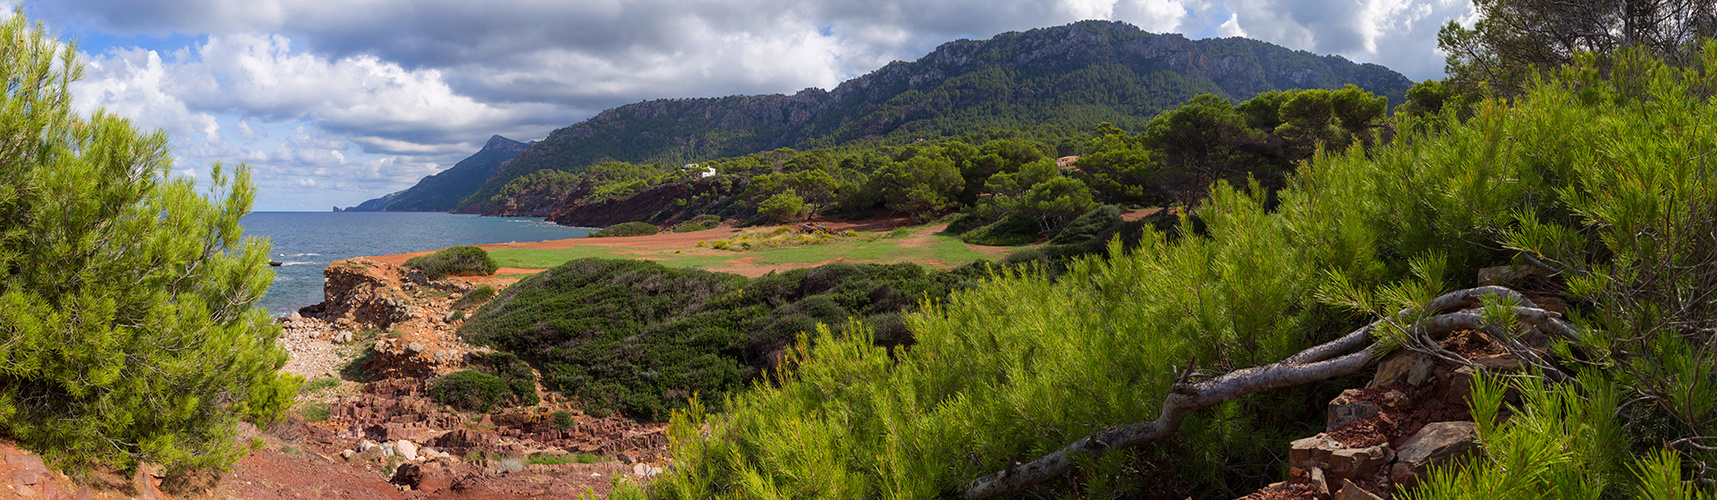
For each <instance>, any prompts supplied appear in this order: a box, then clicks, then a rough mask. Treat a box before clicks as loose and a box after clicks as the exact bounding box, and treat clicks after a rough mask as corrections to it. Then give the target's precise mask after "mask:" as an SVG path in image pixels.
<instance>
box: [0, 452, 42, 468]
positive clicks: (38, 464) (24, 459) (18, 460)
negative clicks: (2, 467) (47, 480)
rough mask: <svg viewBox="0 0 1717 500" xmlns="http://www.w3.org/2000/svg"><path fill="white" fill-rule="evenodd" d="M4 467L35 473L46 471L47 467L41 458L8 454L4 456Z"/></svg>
mask: <svg viewBox="0 0 1717 500" xmlns="http://www.w3.org/2000/svg"><path fill="white" fill-rule="evenodd" d="M6 465H10V466H13V467H17V468H20V469H24V470H30V471H36V472H47V471H48V466H47V465H46V464H43V463H42V457H41V456H38V455H25V454H22V453H9V454H7V455H6Z"/></svg>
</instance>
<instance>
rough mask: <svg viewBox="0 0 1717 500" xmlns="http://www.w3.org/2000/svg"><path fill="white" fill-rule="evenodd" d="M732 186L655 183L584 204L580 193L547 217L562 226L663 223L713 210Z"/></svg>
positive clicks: (563, 202)
mask: <svg viewBox="0 0 1717 500" xmlns="http://www.w3.org/2000/svg"><path fill="white" fill-rule="evenodd" d="M732 191H733V186H732V185H731V184H729V183H723V182H720V181H716V180H706V181H697V182H690V183H675V184H667V185H663V186H657V187H655V188H652V189H650V190H648V191H645V192H642V193H638V194H636V195H633V196H630V197H627V198H625V199H609V200H603V201H598V202H595V203H586V202H585V201H584V199H583V197H582V196H576V195H577V193H575V196H568V197H566V199H564V200H562V201H561V203H559V204H558V205H556V206H554V212H553V213H550V214H548V220H550V221H553V222H554V223H556V224H560V225H562V226H578V227H608V226H612V225H615V224H620V223H624V222H633V221H647V222H650V223H653V224H661V225H665V224H668V223H670V222H675V221H681V220H686V219H690V218H691V217H693V216H697V215H701V214H705V213H717V211H715V210H712V209H713V208H714V207H715V205H716V204H717V203H719V202H720V201H721V200H722V198H723V197H724V196H728V195H731V194H732Z"/></svg>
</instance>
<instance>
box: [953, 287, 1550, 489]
mask: <svg viewBox="0 0 1717 500" xmlns="http://www.w3.org/2000/svg"><path fill="white" fill-rule="evenodd" d="M1487 295H1495V296H1500V297H1504V298H1508V299H1513V301H1514V303H1515V304H1517V306H1516V307H1515V315H1516V317H1517V318H1519V319H1520V320H1521V322H1522V323H1524V324H1527V325H1529V326H1532V327H1534V328H1541V329H1543V330H1549V331H1548V332H1546V333H1553V334H1557V335H1562V336H1577V333H1576V332H1575V331H1574V329H1573V328H1571V327H1569V326H1568V325H1567V323H1565V322H1563V321H1562V320H1561V319H1560V317H1559V315H1557V314H1555V313H1551V312H1547V311H1544V310H1542V309H1539V308H1538V307H1537V305H1536V304H1533V303H1532V302H1531V301H1529V300H1526V298H1525V297H1523V296H1521V295H1520V294H1518V293H1516V292H1514V291H1513V290H1509V289H1507V288H1502V287H1494V286H1490V287H1480V288H1471V289H1466V290H1460V291H1456V292H1451V293H1448V294H1445V295H1443V296H1441V297H1438V298H1437V299H1436V300H1434V301H1432V302H1431V303H1430V304H1428V305H1427V306H1426V307H1425V309H1424V311H1414V310H1403V311H1401V312H1399V313H1396V314H1395V315H1394V316H1392V317H1390V318H1386V319H1381V320H1378V321H1376V322H1373V323H1371V324H1369V325H1366V326H1364V327H1361V328H1359V329H1358V330H1354V331H1353V332H1350V333H1348V334H1347V335H1343V336H1341V338H1337V339H1335V340H1332V341H1329V342H1327V343H1324V344H1320V345H1317V346H1313V347H1311V348H1308V349H1306V350H1304V351H1300V352H1299V353H1297V354H1294V355H1293V356H1289V357H1288V358H1287V359H1284V360H1282V361H1279V362H1276V363H1271V364H1268V365H1264V366H1255V367H1252V368H1246V369H1242V370H1236V371H1233V372H1229V373H1227V374H1224V375H1221V376H1218V377H1215V378H1212V379H1209V380H1203V381H1199V382H1190V381H1189V380H1187V379H1188V377H1189V376H1190V374H1191V373H1192V370H1191V368H1192V367H1191V366H1189V367H1188V370H1187V372H1186V373H1183V374H1182V375H1181V377H1180V379H1179V380H1176V381H1175V383H1174V385H1173V386H1172V387H1171V388H1170V389H1169V393H1168V395H1167V396H1166V397H1164V398H1163V409H1162V413H1160V414H1158V416H1157V418H1156V419H1155V420H1150V421H1144V422H1134V423H1130V424H1122V425H1117V426H1113V427H1109V428H1107V429H1104V430H1102V431H1098V432H1096V433H1094V434H1091V435H1089V436H1085V437H1084V438H1081V439H1079V440H1078V441H1074V442H1073V444H1069V445H1067V446H1066V447H1063V448H1062V449H1060V450H1056V451H1055V452H1054V453H1050V454H1048V455H1044V456H1042V457H1038V458H1037V459H1035V460H1032V461H1030V462H1027V463H1016V464H1015V465H1014V466H1012V467H1008V468H1007V469H1006V470H1002V471H1000V472H997V473H995V474H991V475H989V476H985V477H981V478H978V479H977V480H974V481H972V484H971V486H970V487H968V488H967V490H966V492H965V494H964V498H967V499H972V500H976V499H984V498H994V497H996V496H999V495H1004V494H1007V493H1013V492H1018V491H1020V490H1024V489H1026V488H1029V487H1031V486H1034V485H1037V484H1040V483H1042V482H1044V481H1048V480H1050V479H1054V478H1056V477H1058V476H1060V475H1062V474H1065V473H1067V472H1068V471H1070V470H1072V469H1073V463H1074V461H1075V460H1076V459H1078V458H1079V457H1082V456H1087V455H1093V456H1094V455H1101V454H1103V453H1105V452H1107V451H1109V450H1112V449H1120V448H1128V447H1133V446H1139V445H1142V444H1146V443H1152V442H1156V441H1160V440H1162V439H1164V438H1167V437H1169V436H1172V435H1174V433H1175V432H1176V431H1177V430H1179V429H1180V424H1181V421H1182V420H1185V419H1186V417H1187V416H1188V415H1190V414H1192V412H1195V411H1198V410H1202V409H1205V408H1209V407H1211V406H1215V405H1218V404H1221V403H1223V402H1226V401H1228V400H1231V399H1234V398H1238V397H1240V396H1245V395H1247V394H1251V393H1254V392H1259V391H1264V390H1269V389H1280V388H1284V387H1293V386H1297V385H1301V384H1307V383H1311V382H1317V381H1320V380H1327V379H1331V378H1335V377H1341V376H1345V375H1351V374H1354V373H1358V372H1359V371H1360V370H1362V369H1364V368H1365V367H1367V366H1370V365H1371V364H1372V363H1374V362H1377V361H1378V360H1380V359H1382V357H1383V355H1384V354H1386V353H1387V352H1388V351H1389V348H1388V347H1386V346H1384V345H1382V344H1379V343H1376V342H1372V335H1373V333H1374V332H1376V331H1377V330H1378V329H1379V328H1384V327H1386V326H1387V325H1388V324H1390V323H1392V322H1406V323H1408V324H1410V325H1412V326H1411V328H1413V329H1414V331H1415V332H1414V333H1436V332H1447V331H1455V330H1461V329H1475V330H1476V329H1484V328H1487V327H1488V326H1489V325H1486V324H1485V322H1484V320H1483V318H1482V317H1481V316H1480V315H1478V314H1474V313H1470V312H1455V313H1449V314H1442V315H1433V316H1425V317H1422V318H1421V319H1418V320H1417V321H1413V320H1414V319H1415V317H1416V316H1421V315H1423V314H1429V313H1433V312H1437V311H1444V310H1449V309H1457V308H1470V307H1475V306H1477V305H1479V304H1480V303H1481V302H1480V300H1481V299H1482V298H1483V297H1484V296H1487ZM1368 342H1369V345H1367V343H1368ZM1361 345H1365V348H1364V349H1361V350H1360V351H1358V352H1354V353H1352V354H1347V355H1342V356H1339V357H1338V356H1337V355H1340V354H1341V353H1344V352H1348V351H1351V350H1353V349H1354V348H1357V347H1359V346H1361Z"/></svg>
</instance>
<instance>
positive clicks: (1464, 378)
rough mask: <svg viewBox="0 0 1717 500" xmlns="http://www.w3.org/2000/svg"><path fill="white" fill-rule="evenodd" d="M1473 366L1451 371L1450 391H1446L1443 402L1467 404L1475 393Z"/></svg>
mask: <svg viewBox="0 0 1717 500" xmlns="http://www.w3.org/2000/svg"><path fill="white" fill-rule="evenodd" d="M1473 376H1474V372H1473V368H1472V367H1470V366H1463V367H1460V368H1456V369H1455V371H1453V372H1450V373H1449V392H1446V393H1444V395H1443V403H1444V404H1450V405H1461V406H1466V404H1467V400H1468V399H1471V398H1472V393H1473Z"/></svg>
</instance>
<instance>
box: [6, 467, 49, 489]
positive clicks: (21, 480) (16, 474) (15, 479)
mask: <svg viewBox="0 0 1717 500" xmlns="http://www.w3.org/2000/svg"><path fill="white" fill-rule="evenodd" d="M41 483H42V473H40V472H36V471H33V470H23V469H18V470H14V471H12V484H22V485H25V486H34V485H37V484H41Z"/></svg>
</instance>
